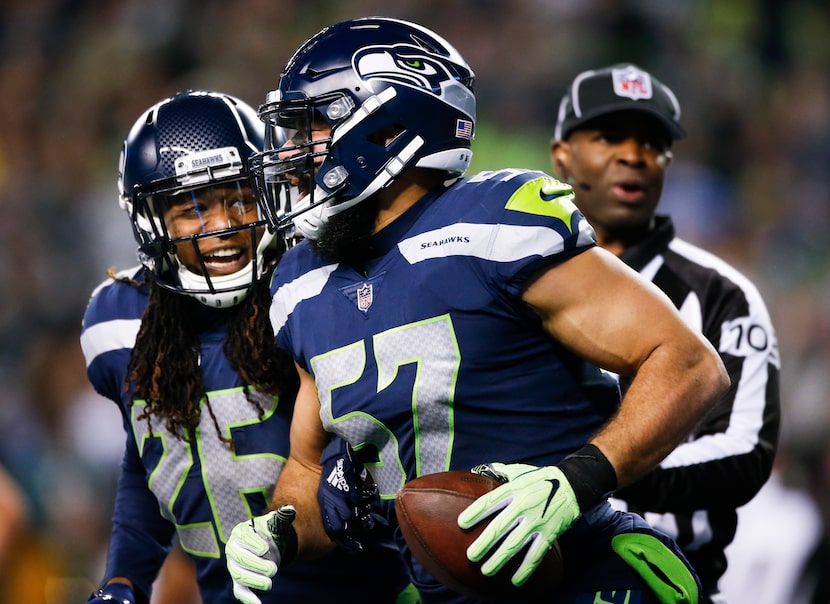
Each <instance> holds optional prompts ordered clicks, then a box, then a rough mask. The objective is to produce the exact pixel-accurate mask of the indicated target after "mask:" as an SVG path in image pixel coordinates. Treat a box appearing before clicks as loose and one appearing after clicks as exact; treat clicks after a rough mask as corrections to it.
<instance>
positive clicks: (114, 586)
mask: <svg viewBox="0 0 830 604" xmlns="http://www.w3.org/2000/svg"><path fill="white" fill-rule="evenodd" d="M87 604H135V594H133V590H132V589H130V586H129V585H127V584H125V583H110V584H109V585H105V586H104V587H102V588H101V589H99V590H97V591H94V592H92V594H90V596H89V599H88V600H87Z"/></svg>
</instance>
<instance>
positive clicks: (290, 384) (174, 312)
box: [119, 266, 299, 448]
mask: <svg viewBox="0 0 830 604" xmlns="http://www.w3.org/2000/svg"><path fill="white" fill-rule="evenodd" d="M271 272H273V266H272V267H271V269H270V270H269V272H268V274H267V275H265V276H263V278H261V279H259V280H258V281H257V283H256V284H255V285H254V287H253V288H252V291H251V292H249V295H248V296H247V297H246V298H245V300H243V301H242V302H241V303H240V304H238V305H236V306H233V307H230V308H227V309H225V310H223V311H222V312H227V313H230V314H229V317H228V323H227V333H226V336H225V342H224V353H225V356H226V358H227V359H228V363H229V364H230V366H231V367H232V368H233V369H234V370H235V371H236V372H237V373H238V374H239V378H240V381H241V382H242V385H243V387H244V391H245V397H246V398H247V400H248V401H249V402H250V403H251V404H252V405H253V406H254V407H256V409H257V412H258V414H259V417H260V418H262V417H263V416H264V414H265V409H264V408H263V406H262V403H261V402H260V401H259V400H257V398H256V397H255V396H254V389H256V391H257V392H260V393H264V394H268V395H273V396H280V397H281V398H283V399H284V400H287V401H289V402H293V399H294V396H296V393H297V388H298V386H299V381H298V380H299V379H298V377H297V374H296V371H295V369H294V365H293V361H292V360H291V358H290V356H289V355H288V354H287V353H286V352H285V351H283V350H281V349H280V348H279V347H278V346H277V344H276V340H275V338H274V331H273V328H272V327H271V323H270V320H269V317H268V305H269V303H270V291H269V282H270V274H271ZM119 280H121V281H126V282H129V283H131V284H132V285H134V286H142V285H143V283H142V282H136V281H134V280H132V279H124V278H120V279H119ZM146 281H149V287H150V294H149V300H148V303H147V308H146V309H145V311H144V315H143V317H142V320H141V327H140V329H139V331H138V334H137V336H136V341H135V345H134V346H133V349H132V352H131V354H130V361H129V365H128V367H127V375H126V376H125V381H124V390H125V391H128V390H129V389H130V387H131V386H132V388H133V390H132V396H131V399H130V405H131V406H132V405H134V404H135V402H136V401H143V402H144V404H145V408H144V409H143V410H142V411H141V413H140V414H139V415H137V419H139V420H142V419H144V420H146V421H147V424H148V426H150V418H151V417H152V416H158V417H162V418H164V421H165V428H166V429H167V430H168V431H169V432H170V433H171V434H174V435H175V436H176V437H177V438H180V439H183V440H190V436H191V435H192V434H193V430H195V428H197V427H198V425H199V421H200V418H201V412H202V403H203V402H204V407H205V409H207V411H208V413H209V414H210V417H211V419H212V421H213V426H214V429H215V430H216V434H217V436H218V437H219V439H220V440H221V441H222V442H224V443H226V444H227V445H229V446H230V447H231V448H232V447H233V442H232V439H229V438H226V437H225V436H224V435H223V434H222V430H221V429H220V427H219V423H218V421H217V420H216V416H215V414H214V412H213V408H212V407H211V403H210V398H209V397H208V396H207V392H206V391H205V388H204V386H203V382H202V371H201V367H200V366H199V351H200V342H199V333H200V328H201V325H200V324H199V321H198V317H199V316H200V314H199V313H198V312H194V309H196V310H198V307H199V305H200V303H199V302H198V301H196V300H195V299H193V298H192V297H190V296H186V295H182V294H178V293H174V292H171V291H168V290H166V289H164V288H162V287H160V286H159V285H157V284H156V283H155V282H154V281H153V279H146Z"/></svg>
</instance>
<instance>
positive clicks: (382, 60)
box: [352, 44, 455, 96]
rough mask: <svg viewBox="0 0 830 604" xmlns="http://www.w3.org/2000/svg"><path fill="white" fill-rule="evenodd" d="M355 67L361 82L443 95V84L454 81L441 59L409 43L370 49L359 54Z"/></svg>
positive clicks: (365, 49) (354, 61) (354, 62)
mask: <svg viewBox="0 0 830 604" xmlns="http://www.w3.org/2000/svg"><path fill="white" fill-rule="evenodd" d="M352 65H353V66H354V70H355V72H356V73H357V75H358V76H359V77H360V79H362V80H364V81H368V80H372V79H380V80H387V81H389V82H393V83H396V84H403V85H405V86H411V87H414V88H420V89H422V90H428V91H430V92H432V93H433V94H435V95H437V96H441V83H442V82H447V81H454V80H455V78H454V77H453V76H452V74H451V73H450V71H449V70H448V69H447V68H446V66H445V65H444V64H442V63H441V61H440V60H438V59H436V58H435V57H432V56H429V55H427V54H425V53H424V51H423V49H421V48H418V47H417V46H412V45H409V44H396V45H394V46H368V47H366V48H361V49H360V50H359V51H357V52H356V53H355V55H354V57H353V58H352Z"/></svg>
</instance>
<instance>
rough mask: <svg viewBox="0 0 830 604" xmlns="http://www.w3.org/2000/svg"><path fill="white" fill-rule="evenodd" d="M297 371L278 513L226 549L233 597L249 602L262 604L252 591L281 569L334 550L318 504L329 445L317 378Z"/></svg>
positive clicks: (239, 529)
mask: <svg viewBox="0 0 830 604" xmlns="http://www.w3.org/2000/svg"><path fill="white" fill-rule="evenodd" d="M297 371H298V372H299V376H300V388H299V391H298V392H297V397H296V400H295V403H294V414H293V416H292V419H291V453H290V454H289V457H288V460H287V461H286V464H285V467H284V468H283V470H282V472H281V473H280V477H279V480H277V486H276V488H275V489H274V494H273V497H272V505H271V507H272V509H273V511H271V512H268V513H267V514H264V515H262V516H257V517H256V518H252V519H251V520H247V521H244V522H240V523H239V524H237V525H236V526H235V527H234V529H233V530H232V531H231V534H230V537H229V538H228V542H227V544H226V545H225V556H226V558H227V564H228V572H229V573H230V575H231V578H232V579H233V593H234V596H235V597H236V599H237V600H239V601H240V602H243V603H244V604H260V599H259V597H258V596H257V595H256V594H255V593H254V592H253V591H252V590H255V589H256V590H260V591H265V590H270V589H271V587H272V586H273V577H274V576H275V575H276V574H277V572H278V571H279V569H280V568H282V567H285V566H287V565H289V564H291V563H292V562H294V561H296V560H298V559H309V558H315V557H318V556H320V555H322V554H324V553H326V552H328V551H330V550H331V549H333V548H334V544H333V543H332V541H331V540H330V539H329V538H328V536H327V535H326V532H325V530H324V529H323V522H322V519H321V517H320V507H319V505H318V503H317V486H318V483H319V482H320V457H321V455H322V452H323V448H324V446H325V444H326V441H327V436H326V432H325V430H324V429H323V426H322V424H321V423H320V400H319V398H318V397H317V387H316V385H315V384H314V378H312V377H311V375H310V374H309V373H308V372H307V371H305V370H303V369H302V368H300V367H299V366H298V367H297Z"/></svg>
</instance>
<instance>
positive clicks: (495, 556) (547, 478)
mask: <svg viewBox="0 0 830 604" xmlns="http://www.w3.org/2000/svg"><path fill="white" fill-rule="evenodd" d="M476 471H478V472H479V473H482V474H488V475H490V476H493V477H495V478H499V479H502V480H504V479H506V480H507V482H506V483H505V484H503V485H501V486H499V487H497V488H495V489H493V490H492V491H490V492H489V493H487V494H485V495H482V496H481V497H479V498H478V499H476V500H475V501H474V502H473V503H471V504H470V505H469V506H468V507H467V509H465V510H464V511H463V512H461V514H459V516H458V525H459V526H460V527H461V528H462V529H467V528H470V527H472V526H473V525H475V524H478V523H479V522H480V521H482V520H483V519H485V518H487V517H489V516H491V515H493V514H496V516H495V517H494V518H493V520H492V521H491V522H490V523H489V524H488V525H487V526H486V527H485V528H484V530H483V531H482V533H481V535H479V537H478V539H476V540H475V541H473V543H471V544H470V547H469V548H468V549H467V557H468V558H469V559H470V560H471V561H473V562H478V561H480V560H481V559H482V558H484V555H485V554H487V552H489V551H490V550H491V549H492V548H493V546H495V545H496V544H497V543H499V542H500V541H501V540H502V539H504V541H503V543H501V544H500V545H499V546H498V547H497V548H496V549H495V551H494V552H493V553H492V554H491V555H490V557H489V558H488V559H487V560H486V561H485V562H484V563H483V564H482V565H481V572H482V573H483V574H485V575H487V576H491V575H494V574H496V573H497V572H498V571H499V570H501V568H502V567H503V566H504V565H505V564H506V563H507V561H508V560H510V559H511V558H512V557H513V556H515V555H516V554H517V553H518V552H519V551H521V550H522V549H523V548H524V547H525V546H526V545H528V544H530V548H529V549H528V552H527V554H526V555H525V558H524V560H523V561H522V562H521V564H520V565H519V568H518V569H517V570H516V572H515V574H514V575H513V577H512V578H511V581H512V582H513V584H514V585H516V586H519V585H522V584H524V582H525V581H527V580H528V578H530V575H531V574H533V571H534V570H536V567H537V566H539V564H540V563H541V561H542V558H544V556H545V554H546V553H547V551H548V549H550V546H551V545H552V544H553V542H554V541H556V539H557V538H558V537H559V536H560V535H561V534H562V533H564V532H565V531H566V530H567V529H568V528H569V527H570V526H571V525H572V524H573V523H574V521H575V520H576V519H577V518H579V516H580V514H581V511H580V509H579V504H578V503H577V500H576V495H575V493H574V490H573V487H571V484H570V482H569V481H568V479H567V478H566V477H565V474H563V473H562V470H560V469H559V468H558V467H557V466H542V467H536V466H530V465H527V464H502V463H491V464H487V465H486V466H484V467H481V466H480V467H479V468H476Z"/></svg>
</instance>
